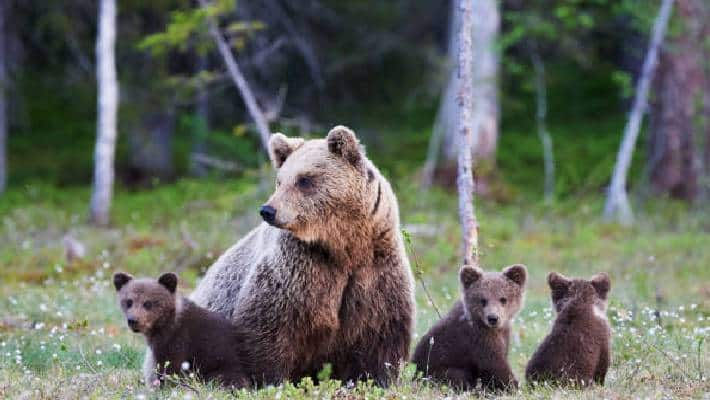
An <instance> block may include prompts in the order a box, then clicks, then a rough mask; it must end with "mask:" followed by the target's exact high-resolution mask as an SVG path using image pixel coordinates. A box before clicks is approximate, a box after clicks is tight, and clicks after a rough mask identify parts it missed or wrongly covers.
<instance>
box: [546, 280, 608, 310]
mask: <svg viewBox="0 0 710 400" xmlns="http://www.w3.org/2000/svg"><path fill="white" fill-rule="evenodd" d="M547 283H548V284H549V285H550V291H551V297H552V304H553V306H554V307H555V311H556V312H557V313H560V312H562V311H563V310H564V309H565V308H566V307H567V306H569V305H570V304H572V302H575V303H579V302H582V303H585V304H592V305H593V306H594V309H593V311H594V312H595V313H596V314H598V315H599V316H600V317H602V318H606V308H607V295H608V294H609V290H610V288H611V281H610V280H609V275H607V274H606V273H604V272H601V273H599V274H596V275H594V276H592V278H591V279H590V280H585V279H570V278H567V277H566V276H564V275H562V274H558V273H557V272H551V273H550V274H549V275H548V276H547Z"/></svg>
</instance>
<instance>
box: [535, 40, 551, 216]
mask: <svg viewBox="0 0 710 400" xmlns="http://www.w3.org/2000/svg"><path fill="white" fill-rule="evenodd" d="M530 58H531V59H532V64H533V70H534V71H535V103H536V113H535V121H536V122H537V136H538V137H539V138H540V143H542V155H543V159H544V161H545V187H544V190H545V192H544V193H545V202H546V203H548V204H549V203H551V202H552V201H553V200H554V195H555V156H554V153H553V149H552V137H551V136H550V132H548V130H547V88H546V84H545V64H544V63H543V62H542V59H540V55H539V54H538V53H537V50H534V49H533V50H532V51H531V54H530Z"/></svg>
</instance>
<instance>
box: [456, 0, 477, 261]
mask: <svg viewBox="0 0 710 400" xmlns="http://www.w3.org/2000/svg"><path fill="white" fill-rule="evenodd" d="M475 2H476V1H475V0H458V6H459V9H458V12H459V13H460V21H461V28H460V30H459V40H458V42H459V50H458V62H457V76H458V85H457V89H458V93H457V97H456V100H457V105H458V115H459V120H458V134H459V141H458V142H459V143H460V144H461V145H460V146H459V154H458V174H457V182H456V183H457V186H458V192H459V218H460V219H461V226H462V231H463V232H462V233H463V234H462V245H461V247H462V248H463V257H464V264H468V265H478V221H477V219H476V213H475V209H474V207H473V161H472V158H471V155H472V154H471V153H472V152H471V149H472V146H473V137H474V132H475V131H476V130H477V128H478V127H479V125H477V124H476V122H477V121H476V120H480V118H474V104H473V99H474V92H473V87H472V83H473V80H472V78H471V73H472V70H473V49H474V47H473V46H472V45H471V29H472V24H473V10H472V3H475ZM476 111H477V112H476V114H479V115H480V111H479V110H476Z"/></svg>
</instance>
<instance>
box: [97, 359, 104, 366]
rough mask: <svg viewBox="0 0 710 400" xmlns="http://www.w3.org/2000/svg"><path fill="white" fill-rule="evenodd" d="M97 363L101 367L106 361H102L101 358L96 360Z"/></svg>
mask: <svg viewBox="0 0 710 400" xmlns="http://www.w3.org/2000/svg"><path fill="white" fill-rule="evenodd" d="M96 365H98V366H99V367H100V366H102V365H104V362H103V361H101V360H99V361H96Z"/></svg>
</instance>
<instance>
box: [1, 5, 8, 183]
mask: <svg viewBox="0 0 710 400" xmlns="http://www.w3.org/2000/svg"><path fill="white" fill-rule="evenodd" d="M5 7H6V4H5V2H0V194H2V193H3V192H4V191H5V188H6V187H7V112H6V110H7V108H6V106H5V92H6V88H7V67H6V64H7V53H6V49H5V40H6V34H5V13H6V9H5Z"/></svg>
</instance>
